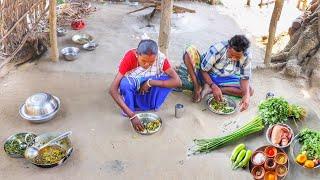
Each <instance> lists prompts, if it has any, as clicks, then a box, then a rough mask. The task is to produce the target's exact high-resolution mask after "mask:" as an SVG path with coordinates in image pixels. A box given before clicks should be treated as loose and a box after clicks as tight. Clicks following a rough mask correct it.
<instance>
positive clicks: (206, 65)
mask: <svg viewBox="0 0 320 180" xmlns="http://www.w3.org/2000/svg"><path fill="white" fill-rule="evenodd" d="M228 47H229V45H228V42H227V41H222V42H219V43H216V44H214V45H212V46H211V47H210V49H209V51H208V52H206V53H205V54H203V55H202V58H201V66H200V67H201V69H202V70H203V71H206V72H210V73H214V74H216V75H218V76H230V75H239V76H240V79H250V77H251V55H250V53H249V52H248V51H246V52H244V53H243V56H242V58H241V59H240V60H239V61H233V60H231V59H229V58H228V57H227V49H228Z"/></svg>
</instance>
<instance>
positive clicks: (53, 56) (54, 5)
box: [49, 0, 59, 62]
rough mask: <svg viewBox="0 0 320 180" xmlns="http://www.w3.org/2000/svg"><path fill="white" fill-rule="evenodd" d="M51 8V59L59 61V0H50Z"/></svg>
mask: <svg viewBox="0 0 320 180" xmlns="http://www.w3.org/2000/svg"><path fill="white" fill-rule="evenodd" d="M49 6H50V9H49V25H50V27H49V28H50V33H49V38H50V48H51V52H50V59H51V60H52V61H55V62H56V61H59V50H58V41H57V13H56V8H57V1H56V0H50V4H49Z"/></svg>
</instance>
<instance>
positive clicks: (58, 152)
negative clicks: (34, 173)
mask: <svg viewBox="0 0 320 180" xmlns="http://www.w3.org/2000/svg"><path fill="white" fill-rule="evenodd" d="M59 135H61V133H57V132H52V133H45V134H41V135H39V136H38V137H37V138H36V139H35V143H34V145H33V146H34V147H41V146H43V145H44V144H46V143H47V142H49V141H50V140H52V139H53V138H55V137H57V136H59ZM72 151H73V148H72V145H71V141H70V138H69V137H66V138H64V139H62V140H59V141H57V142H55V143H53V144H51V145H48V146H45V147H43V148H41V149H40V150H39V153H38V156H36V157H35V158H33V159H28V160H29V161H30V162H31V163H32V164H34V165H36V166H38V167H42V168H50V167H55V166H58V165H61V164H62V163H63V162H64V161H65V160H66V159H67V158H68V157H69V156H70V155H71V153H72Z"/></svg>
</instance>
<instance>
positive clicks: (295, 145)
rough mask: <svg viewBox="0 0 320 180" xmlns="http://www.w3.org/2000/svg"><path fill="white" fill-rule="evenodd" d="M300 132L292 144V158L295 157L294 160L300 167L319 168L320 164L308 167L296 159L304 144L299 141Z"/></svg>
mask: <svg viewBox="0 0 320 180" xmlns="http://www.w3.org/2000/svg"><path fill="white" fill-rule="evenodd" d="M298 137H299V134H298V135H296V136H295V137H294V139H293V141H292V144H291V146H290V155H291V158H292V159H293V161H294V162H295V163H296V164H297V165H299V166H300V167H302V168H305V169H317V168H320V164H318V165H317V166H315V167H314V168H306V167H304V166H303V165H301V164H299V163H298V162H297V161H296V157H297V156H298V154H299V153H300V150H301V147H302V145H301V144H300V143H299V139H298Z"/></svg>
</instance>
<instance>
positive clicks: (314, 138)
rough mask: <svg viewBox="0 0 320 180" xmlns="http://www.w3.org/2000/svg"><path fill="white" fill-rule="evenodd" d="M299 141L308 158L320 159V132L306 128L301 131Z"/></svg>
mask: <svg viewBox="0 0 320 180" xmlns="http://www.w3.org/2000/svg"><path fill="white" fill-rule="evenodd" d="M299 142H300V143H301V144H302V147H301V152H306V154H307V156H308V159H320V132H318V131H313V130H311V129H308V128H305V129H303V130H302V131H301V132H300V133H299Z"/></svg>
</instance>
